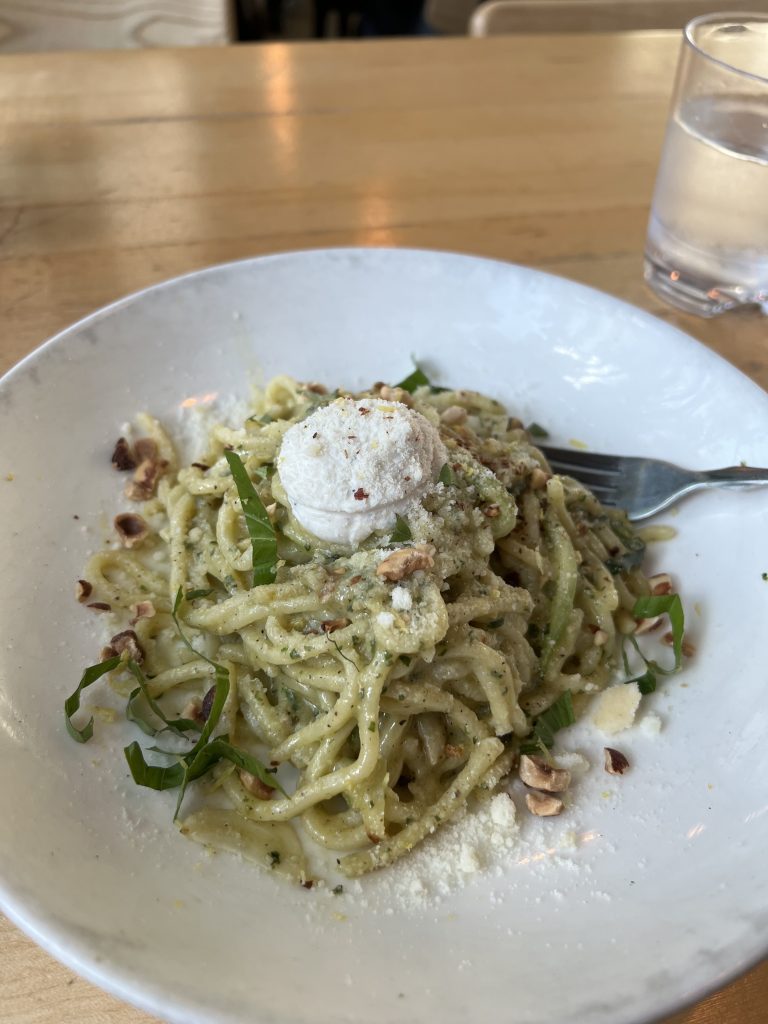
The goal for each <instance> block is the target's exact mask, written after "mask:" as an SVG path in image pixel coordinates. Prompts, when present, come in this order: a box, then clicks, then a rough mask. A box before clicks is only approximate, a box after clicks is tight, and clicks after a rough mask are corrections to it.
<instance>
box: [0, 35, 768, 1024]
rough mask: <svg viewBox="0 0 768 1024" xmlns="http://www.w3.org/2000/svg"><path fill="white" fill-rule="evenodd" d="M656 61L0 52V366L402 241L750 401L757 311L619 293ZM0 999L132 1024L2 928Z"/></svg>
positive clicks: (745, 985)
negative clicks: (619, 304) (626, 312)
mask: <svg viewBox="0 0 768 1024" xmlns="http://www.w3.org/2000/svg"><path fill="white" fill-rule="evenodd" d="M677 47H678V42H677V36H676V34H674V33H665V32H660V33H638V34H622V35H600V36H598V35H594V36H592V35H584V36H579V37H567V36H547V37H543V36H542V37H528V38H525V39H522V38H515V37H506V38H496V39H487V40H469V39H456V40H447V39H446V40H431V41H428V40H398V41H396V42H371V43H353V42H346V43H345V42H340V43H322V44H295V45H282V44H276V45H269V46H262V47H242V48H236V49H226V50H216V49H208V50H195V49H191V50H184V51H179V50H146V51H141V52H124V53H111V54H103V53H92V54H47V55H45V56H37V57H32V56H24V55H19V56H6V57H4V58H3V59H2V60H1V61H0V99H2V102H0V312H2V324H3V329H2V334H0V370H2V369H6V368H8V367H9V366H11V365H12V364H13V363H14V362H15V361H16V360H18V359H19V358H21V357H22V356H23V355H25V354H26V353H27V352H29V351H30V350H31V349H32V348H33V347H34V346H36V345H37V344H39V343H40V342H41V341H43V340H44V339H45V338H46V337H47V336H49V335H51V334H53V333H54V332H55V331H57V330H60V329H61V328H63V327H65V326H66V325H67V324H69V323H71V322H72V321H74V320H76V319H78V318H79V317H81V316H84V315H85V314H87V313H89V312H91V311H92V310H93V309H95V308H97V307H98V306H101V305H103V304H104V303H107V302H110V301H112V300H114V299H116V298H119V297H120V296H121V295H124V294H126V293H128V292H131V291H134V290H136V289H138V288H141V287H143V286H145V285H148V284H152V283H154V282H157V281H159V280H162V279H164V278H167V277H170V276H172V275H175V274H180V273H183V272H185V271H188V270H193V269H196V268H198V267H201V266H205V265H207V264H211V263H216V262H220V261H223V260H230V259H237V258H240V257H245V256H252V255H256V254H259V253H266V252H274V251H280V250H288V249H297V248H307V247H317V246H328V245H398V246H404V245H411V246H422V247H428V248H439V249H451V250H457V251H461V252H474V253H478V254H481V255H486V256H494V257H498V258H500V259H507V260H513V261H517V262H520V263H526V264H529V265H532V266H537V267H542V268H545V269H547V270H549V271H552V272H554V273H559V274H563V275H565V276H567V277H571V278H573V279H575V280H579V281H583V282H585V283H587V284H591V285H594V286H595V287H598V288H602V289H603V290H605V291H608V292H611V293H613V294H615V295H618V296H620V297H622V298H625V299H628V300H629V301H631V302H634V303H635V304H636V305H638V306H642V307H644V308H645V309H649V310H651V311H652V312H655V313H656V314H657V315H659V316H662V317H663V318H664V319H666V320H668V321H670V322H673V323H676V324H678V325H680V326H682V327H683V328H684V329H687V330H688V331H689V332H690V333H691V334H693V335H695V336H696V337H698V338H699V339H701V340H702V341H704V342H705V343H706V344H707V345H709V346H710V347H711V348H713V349H715V350H716V351H719V352H720V353H721V354H723V355H724V356H725V357H726V358H729V359H730V360H731V361H732V362H734V363H735V364H736V365H737V366H740V367H741V369H742V370H744V371H745V372H746V373H748V374H749V375H750V376H752V377H753V378H754V379H755V380H757V381H758V382H759V383H761V384H762V385H763V386H766V385H768V321H766V319H765V318H764V317H762V316H760V315H759V314H758V313H756V312H745V313H739V314H735V315H731V316H728V317H724V318H720V319H716V320H710V321H704V320H697V319H694V318H692V317H687V316H684V315H683V314H678V313H676V312H674V311H672V310H671V309H669V308H667V307H665V306H663V305H662V304H661V303H660V302H659V301H658V300H657V299H655V297H653V296H652V295H651V294H650V293H649V292H648V291H646V289H645V287H644V285H643V282H642V275H641V263H642V260H641V254H642V247H643V238H644V234H645V223H646V219H647V215H648V204H649V201H650V196H651V190H652V187H653V179H654V174H655V168H656V163H657V159H658V154H659V149H660V145H661V139H662V134H663V129H664V121H665V117H666V110H667V105H668V97H669V92H670V88H671V81H672V76H673V73H674V65H675V60H676V55H677ZM0 992H1V993H2V1001H1V1002H0V1019H2V1020H3V1021H8V1022H9V1024H102V1022H110V1024H111V1022H115V1024H148V1022H149V1021H150V1018H149V1017H147V1016H145V1015H143V1014H141V1013H139V1012H138V1011H135V1010H132V1009H130V1008H128V1007H126V1006H124V1005H123V1004H121V1003H118V1002H117V1001H115V1000H114V999H112V998H111V997H108V996H106V995H104V994H102V993H100V992H98V991H97V990H96V989H94V988H92V987H91V986H90V985H88V984H87V983H86V982H84V981H81V980H79V979H77V978H75V977H74V975H72V974H71V972H69V971H68V970H66V969H65V968H63V967H61V966H59V965H58V964H56V963H54V962H53V961H52V960H51V959H50V958H49V957H48V956H47V954H45V953H43V952H42V951H41V950H39V949H38V948H37V947H36V946H34V945H33V943H32V942H31V941H30V940H28V939H27V938H25V937H23V936H22V935H21V934H20V933H19V932H18V931H17V930H16V929H15V928H13V927H12V926H11V925H10V924H9V923H7V922H1V921H0ZM766 1006H768V967H766V966H763V967H761V968H758V969H756V970H753V971H752V972H751V973H750V974H748V975H747V976H746V977H745V978H743V979H742V980H740V981H738V982H736V983H734V984H732V985H730V986H729V987H728V988H726V989H725V990H724V991H723V992H721V993H719V994H717V995H715V996H712V997H710V998H709V999H707V1000H705V1001H704V1002H703V1003H701V1004H700V1005H699V1006H698V1007H696V1008H694V1009H691V1010H688V1011H686V1012H685V1013H682V1014H680V1015H678V1016H677V1017H675V1018H674V1019H673V1021H674V1024H765V1020H766V1010H765V1007H766ZM574 1024H577V1022H574ZM670 1024H672V1022H670Z"/></svg>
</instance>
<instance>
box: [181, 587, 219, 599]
mask: <svg viewBox="0 0 768 1024" xmlns="http://www.w3.org/2000/svg"><path fill="white" fill-rule="evenodd" d="M213 590H214V588H213V587H208V588H207V589H204V590H188V591H187V592H186V594H185V595H184V599H185V600H186V601H196V600H197V599H198V598H199V597H210V596H211V594H212V593H213Z"/></svg>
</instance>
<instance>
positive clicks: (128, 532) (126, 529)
mask: <svg viewBox="0 0 768 1024" xmlns="http://www.w3.org/2000/svg"><path fill="white" fill-rule="evenodd" d="M114 525H115V531H116V533H117V535H118V537H119V538H120V542H121V544H122V545H123V547H126V548H132V547H135V546H136V545H137V544H141V542H142V541H143V540H145V539H146V538H147V536H148V535H149V526H148V525H147V521H146V519H144V517H143V516H140V515H139V514H138V513H137V512H121V513H120V515H118V516H115V518H114Z"/></svg>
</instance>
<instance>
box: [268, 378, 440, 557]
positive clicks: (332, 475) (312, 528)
mask: <svg viewBox="0 0 768 1024" xmlns="http://www.w3.org/2000/svg"><path fill="white" fill-rule="evenodd" d="M447 457H448V456H447V453H446V450H445V446H444V445H443V442H442V441H441V440H440V435H439V434H438V432H437V430H436V429H435V427H433V426H432V424H431V423H430V422H429V420H428V419H426V418H425V417H424V416H422V415H421V413H418V412H415V411H414V410H413V409H409V408H408V406H407V405H403V404H402V403H400V402H387V401H383V400H382V399H380V398H363V399H353V398H338V399H336V401H335V402H331V403H330V404H329V405H325V406H323V407H322V408H320V409H318V410H317V411H316V412H314V413H312V415H311V416H308V417H307V418H306V419H305V420H302V422H301V423H296V424H294V426H292V427H291V428H290V429H289V430H287V431H286V433H285V435H284V437H283V442H282V445H281V447H280V453H279V455H278V458H277V468H278V472H279V474H280V481H281V483H282V485H283V487H284V489H285V493H286V495H287V497H288V501H289V502H290V505H291V509H292V511H293V514H294V515H295V516H296V518H297V519H298V521H299V522H300V523H301V525H302V526H303V527H304V528H305V529H306V530H309V532H310V533H313V534H314V535H315V536H316V537H319V538H320V539H321V540H325V541H331V542H333V543H334V544H344V545H349V546H354V545H356V544H359V543H360V541H362V540H364V539H365V538H366V537H368V536H369V535H370V534H371V533H373V531H374V530H387V529H391V528H392V527H393V526H394V525H395V517H396V516H397V515H398V514H399V513H403V512H405V511H406V510H407V509H408V508H409V506H412V505H414V503H416V502H418V501H420V500H421V499H422V498H423V497H424V496H425V495H426V494H427V492H428V491H429V490H430V489H431V488H432V487H433V486H434V483H435V481H436V480H437V477H438V474H439V473H440V468H441V467H442V466H443V464H444V463H445V462H446V461H447Z"/></svg>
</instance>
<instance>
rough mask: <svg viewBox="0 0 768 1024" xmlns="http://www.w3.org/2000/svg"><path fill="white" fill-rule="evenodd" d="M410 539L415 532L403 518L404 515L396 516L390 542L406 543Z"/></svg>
mask: <svg viewBox="0 0 768 1024" xmlns="http://www.w3.org/2000/svg"><path fill="white" fill-rule="evenodd" d="M408 540H413V534H412V533H411V528H410V526H409V525H408V523H407V522H406V521H405V519H403V517H402V516H396V517H395V528H394V530H393V531H392V536H391V537H390V538H389V543H390V544H404V543H405V542H406V541H408Z"/></svg>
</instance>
